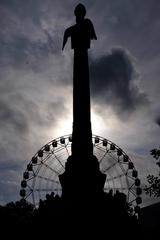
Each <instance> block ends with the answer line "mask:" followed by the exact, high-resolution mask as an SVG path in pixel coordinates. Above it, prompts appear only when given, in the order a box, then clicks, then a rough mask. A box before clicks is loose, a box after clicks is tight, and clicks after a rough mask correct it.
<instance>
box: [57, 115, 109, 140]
mask: <svg viewBox="0 0 160 240" xmlns="http://www.w3.org/2000/svg"><path fill="white" fill-rule="evenodd" d="M91 122H92V132H93V134H101V133H102V132H103V131H104V130H105V128H106V126H105V123H104V120H103V119H102V117H101V116H99V115H98V114H97V113H95V112H94V111H91ZM72 125H73V118H72V114H69V115H68V116H66V118H65V117H64V118H62V119H61V120H60V121H59V123H58V126H57V128H56V129H54V133H55V135H56V136H57V137H60V136H63V135H66V134H71V133H72Z"/></svg>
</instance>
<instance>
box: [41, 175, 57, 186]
mask: <svg viewBox="0 0 160 240" xmlns="http://www.w3.org/2000/svg"><path fill="white" fill-rule="evenodd" d="M37 177H38V178H40V179H43V180H46V181H49V182H53V183H57V184H59V182H58V181H55V180H53V179H50V178H47V177H43V176H40V175H37Z"/></svg>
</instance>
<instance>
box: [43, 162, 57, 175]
mask: <svg viewBox="0 0 160 240" xmlns="http://www.w3.org/2000/svg"><path fill="white" fill-rule="evenodd" d="M42 164H43V165H44V166H45V167H46V168H48V169H50V170H51V171H52V172H54V173H56V174H57V175H59V173H58V172H57V171H56V170H55V169H53V168H52V167H50V166H49V165H48V164H46V163H44V162H42Z"/></svg>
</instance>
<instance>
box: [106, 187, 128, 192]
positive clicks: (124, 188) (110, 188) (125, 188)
mask: <svg viewBox="0 0 160 240" xmlns="http://www.w3.org/2000/svg"><path fill="white" fill-rule="evenodd" d="M104 190H105V191H106V190H128V188H127V187H105V188H104Z"/></svg>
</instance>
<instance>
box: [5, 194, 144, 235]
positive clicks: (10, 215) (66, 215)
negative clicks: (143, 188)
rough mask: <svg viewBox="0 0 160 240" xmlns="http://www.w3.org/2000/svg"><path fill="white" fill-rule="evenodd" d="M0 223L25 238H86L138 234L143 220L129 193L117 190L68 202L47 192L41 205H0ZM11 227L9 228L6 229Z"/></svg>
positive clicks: (21, 203)
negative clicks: (127, 198)
mask: <svg viewBox="0 0 160 240" xmlns="http://www.w3.org/2000/svg"><path fill="white" fill-rule="evenodd" d="M0 224H1V227H2V229H3V230H4V231H5V235H7V234H11V235H12V236H13V235H14V236H18V233H21V232H22V233H23V234H24V233H25V237H30V236H31V235H32V236H39V235H40V236H41V234H45V235H47V236H52V235H54V237H57V236H63V235H65V237H66V238H68V237H74V239H77V238H80V239H82V238H84V237H85V236H87V235H88V236H90V237H93V236H97V235H98V236H99V238H101V237H103V236H104V232H106V231H107V236H108V235H109V236H110V234H112V236H113V237H117V236H119V234H120V232H122V231H124V232H125V233H124V234H126V232H129V231H132V229H133V228H134V231H135V230H136V231H135V233H136V234H137V233H138V231H139V230H140V223H139V221H138V218H137V215H135V214H133V213H132V209H131V208H130V206H129V205H128V204H127V202H126V195H125V194H123V193H121V192H119V191H117V192H116V194H114V195H113V194H112V191H110V192H109V193H104V195H103V196H101V197H100V198H97V199H90V200H89V199H85V198H83V199H81V200H80V201H79V202H76V203H75V202H73V201H72V200H71V202H66V201H64V199H63V198H61V197H59V196H57V195H56V196H55V195H54V193H51V194H47V195H46V200H43V201H42V200H40V203H39V208H38V209H34V208H33V206H32V205H31V204H29V203H27V202H26V201H19V202H16V203H8V204H7V205H6V206H3V207H2V206H1V207H0ZM5 229H8V230H9V231H8V230H5Z"/></svg>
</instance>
